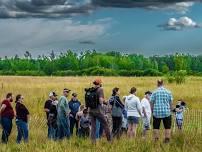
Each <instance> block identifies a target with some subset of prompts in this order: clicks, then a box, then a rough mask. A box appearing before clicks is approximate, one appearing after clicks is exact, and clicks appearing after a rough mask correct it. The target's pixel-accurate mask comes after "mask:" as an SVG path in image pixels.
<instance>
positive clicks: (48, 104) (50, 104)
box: [44, 99, 53, 119]
mask: <svg viewBox="0 0 202 152" xmlns="http://www.w3.org/2000/svg"><path fill="white" fill-rule="evenodd" d="M52 102H53V101H52V100H50V99H49V100H47V101H46V102H45V105H44V109H49V110H50V108H51V106H52ZM48 115H49V112H46V116H47V119H48Z"/></svg>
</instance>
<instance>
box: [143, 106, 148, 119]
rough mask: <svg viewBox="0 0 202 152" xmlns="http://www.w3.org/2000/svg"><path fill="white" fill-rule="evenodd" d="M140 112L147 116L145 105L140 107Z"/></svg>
mask: <svg viewBox="0 0 202 152" xmlns="http://www.w3.org/2000/svg"><path fill="white" fill-rule="evenodd" d="M142 112H143V114H144V117H146V118H147V113H146V111H145V107H142Z"/></svg>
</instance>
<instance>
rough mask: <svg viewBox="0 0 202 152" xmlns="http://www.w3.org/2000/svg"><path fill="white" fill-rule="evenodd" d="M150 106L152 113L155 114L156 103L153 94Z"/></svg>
mask: <svg viewBox="0 0 202 152" xmlns="http://www.w3.org/2000/svg"><path fill="white" fill-rule="evenodd" d="M150 99H151V100H150V106H151V111H152V112H153V110H154V102H155V94H154V93H153V94H152V95H151V97H150Z"/></svg>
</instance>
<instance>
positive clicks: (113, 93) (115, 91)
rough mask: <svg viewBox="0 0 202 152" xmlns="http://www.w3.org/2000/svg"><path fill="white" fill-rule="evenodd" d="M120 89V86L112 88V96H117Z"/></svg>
mask: <svg viewBox="0 0 202 152" xmlns="http://www.w3.org/2000/svg"><path fill="white" fill-rule="evenodd" d="M118 91H119V88H117V87H115V88H114V89H113V90H112V96H115V95H116V94H117V92H118Z"/></svg>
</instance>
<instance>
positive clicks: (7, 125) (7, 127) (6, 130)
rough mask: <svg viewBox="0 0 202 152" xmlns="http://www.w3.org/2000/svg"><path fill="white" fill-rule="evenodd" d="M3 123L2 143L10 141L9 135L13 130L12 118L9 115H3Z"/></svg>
mask: <svg viewBox="0 0 202 152" xmlns="http://www.w3.org/2000/svg"><path fill="white" fill-rule="evenodd" d="M1 125H2V128H3V131H2V138H1V139H2V143H7V142H8V137H9V136H10V133H11V130H12V126H13V124H12V119H10V118H7V117H1Z"/></svg>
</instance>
